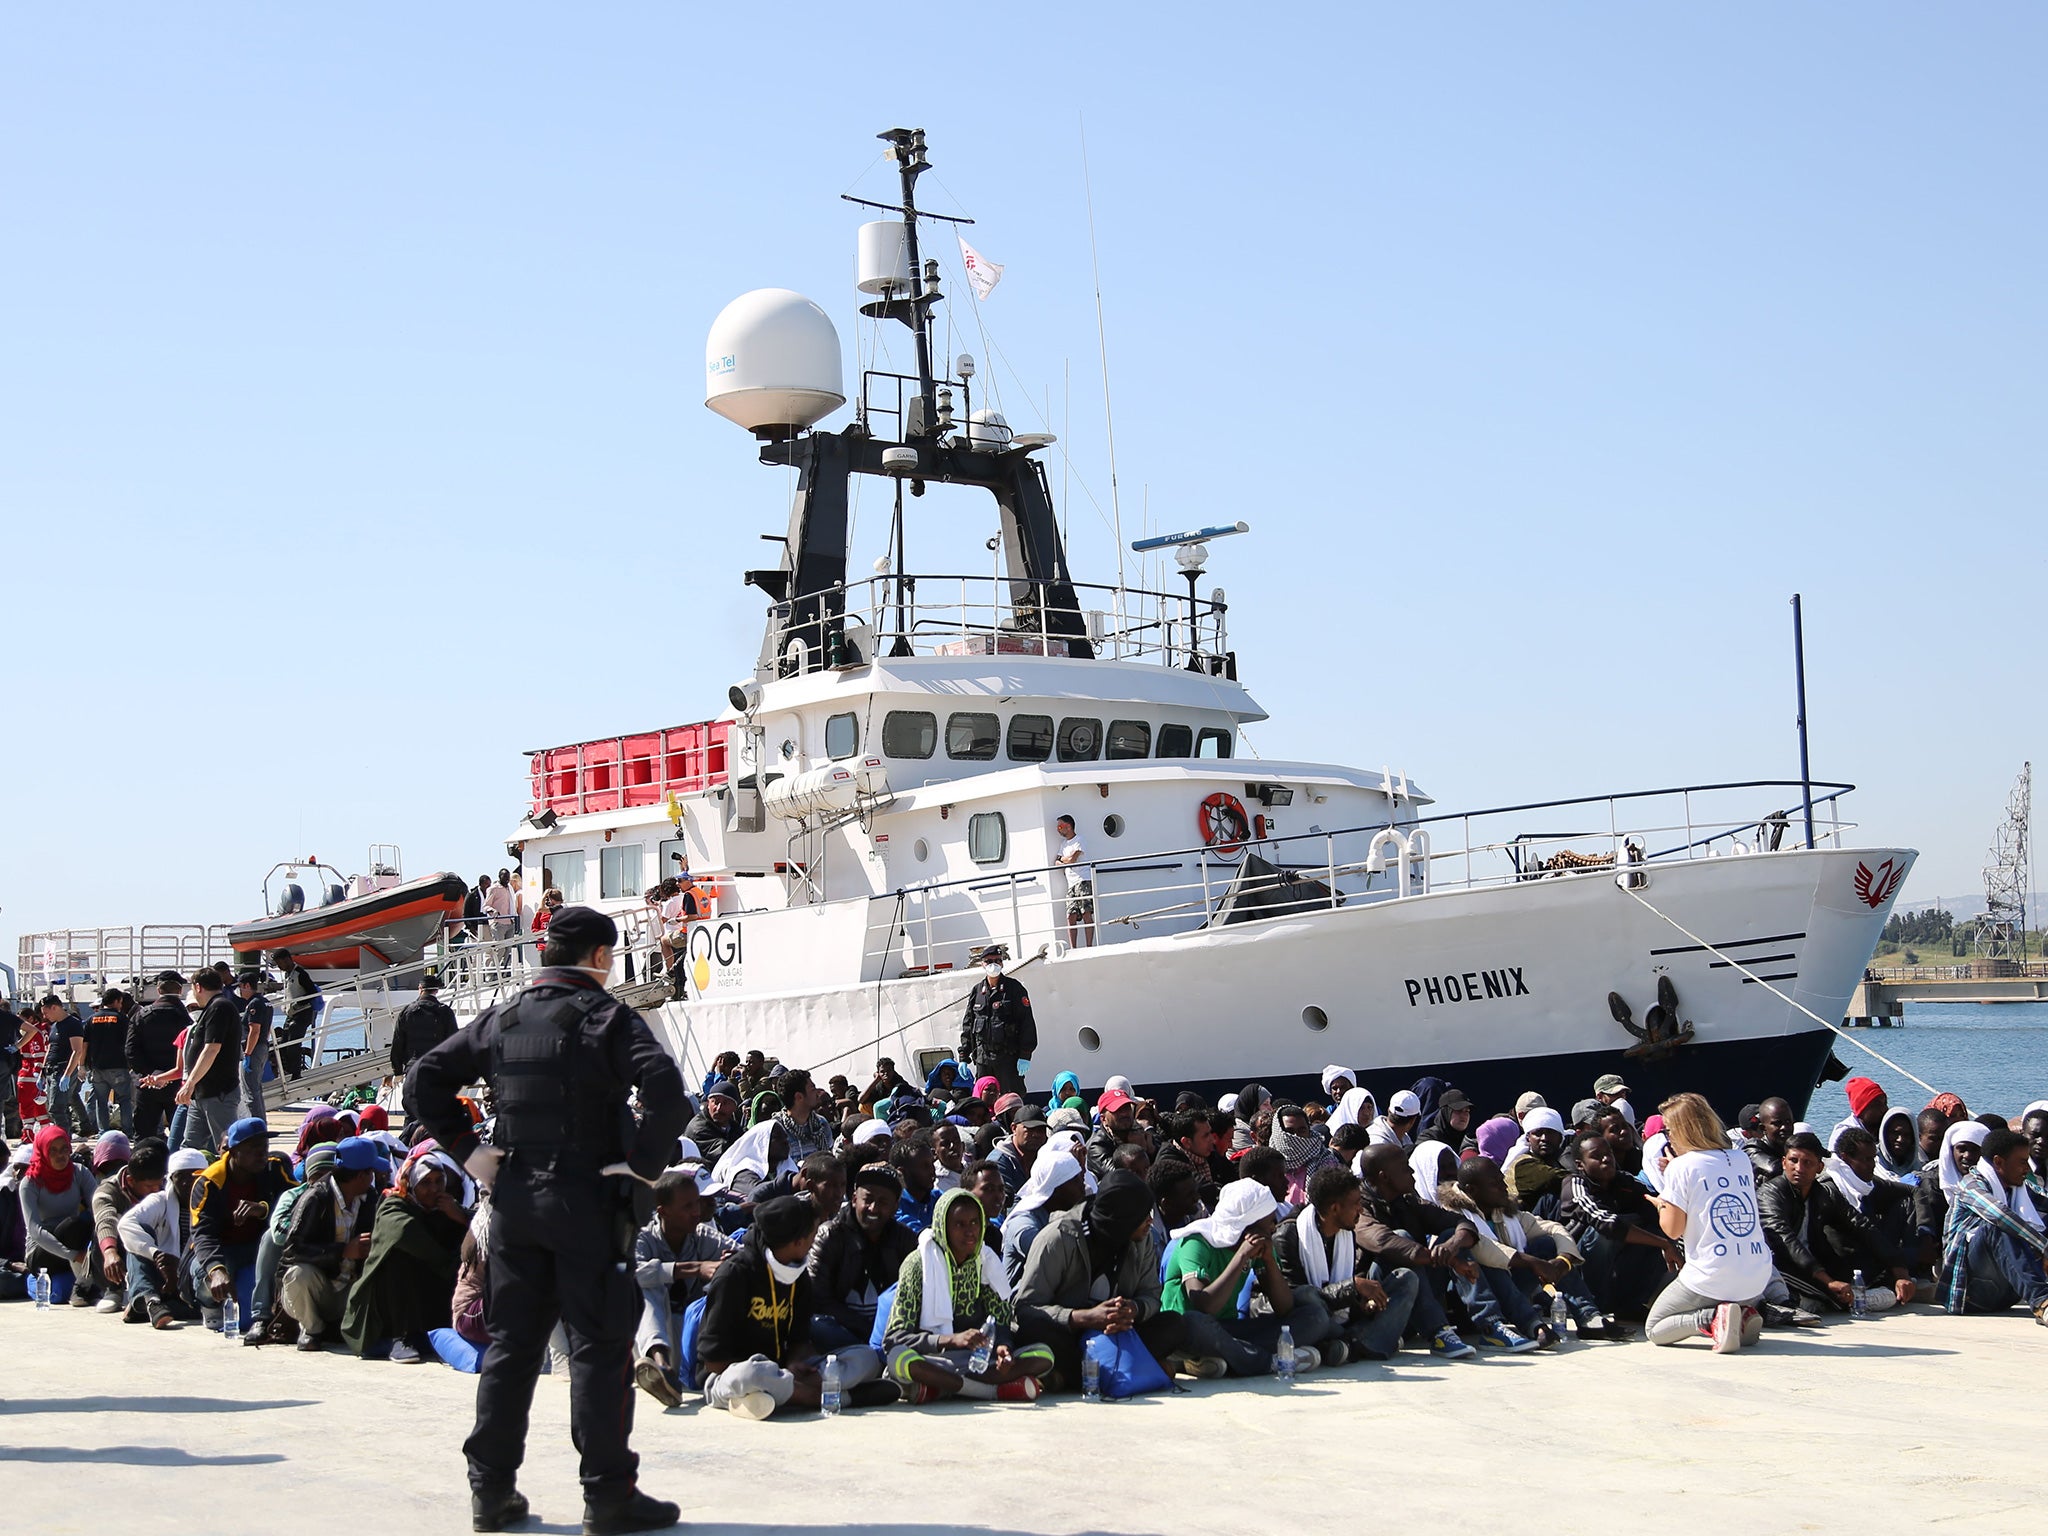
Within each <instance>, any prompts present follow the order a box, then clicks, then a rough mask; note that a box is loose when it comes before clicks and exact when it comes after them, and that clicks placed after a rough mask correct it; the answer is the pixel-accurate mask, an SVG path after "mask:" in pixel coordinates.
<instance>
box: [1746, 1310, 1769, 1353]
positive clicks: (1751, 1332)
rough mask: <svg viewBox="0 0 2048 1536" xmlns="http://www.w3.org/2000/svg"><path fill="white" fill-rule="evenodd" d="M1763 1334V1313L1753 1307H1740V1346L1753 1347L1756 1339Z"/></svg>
mask: <svg viewBox="0 0 2048 1536" xmlns="http://www.w3.org/2000/svg"><path fill="white" fill-rule="evenodd" d="M1763 1336H1764V1315H1763V1313H1761V1312H1759V1311H1758V1310H1757V1309H1756V1308H1755V1307H1744V1308H1743V1309H1742V1347H1743V1348H1744V1349H1755V1348H1756V1341H1757V1340H1758V1339H1760V1338H1762V1337H1763Z"/></svg>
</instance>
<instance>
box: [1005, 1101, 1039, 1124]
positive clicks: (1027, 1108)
mask: <svg viewBox="0 0 2048 1536" xmlns="http://www.w3.org/2000/svg"><path fill="white" fill-rule="evenodd" d="M1010 1124H1011V1125H1012V1126H1013V1127H1014V1126H1019V1125H1043V1124H1045V1111H1044V1110H1042V1109H1040V1108H1039V1107H1038V1106H1037V1105H1036V1104H1033V1103H1031V1102H1030V1101H1029V1100H1027V1101H1025V1102H1024V1103H1022V1104H1019V1105H1018V1106H1017V1113H1016V1114H1014V1115H1012V1116H1011V1117H1010Z"/></svg>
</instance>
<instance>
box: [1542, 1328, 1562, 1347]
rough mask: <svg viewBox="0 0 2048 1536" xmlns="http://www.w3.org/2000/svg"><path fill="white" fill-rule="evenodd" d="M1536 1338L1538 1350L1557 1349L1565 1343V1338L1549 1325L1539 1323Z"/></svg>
mask: <svg viewBox="0 0 2048 1536" xmlns="http://www.w3.org/2000/svg"><path fill="white" fill-rule="evenodd" d="M1535 1338H1536V1347H1537V1348H1538V1349H1555V1348H1557V1346H1558V1345H1560V1344H1562V1343H1563V1342H1564V1338H1563V1336H1562V1335H1560V1334H1559V1333H1558V1331H1557V1330H1556V1329H1555V1328H1553V1327H1551V1326H1550V1324H1548V1323H1538V1324H1537V1325H1536V1334H1535Z"/></svg>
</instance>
